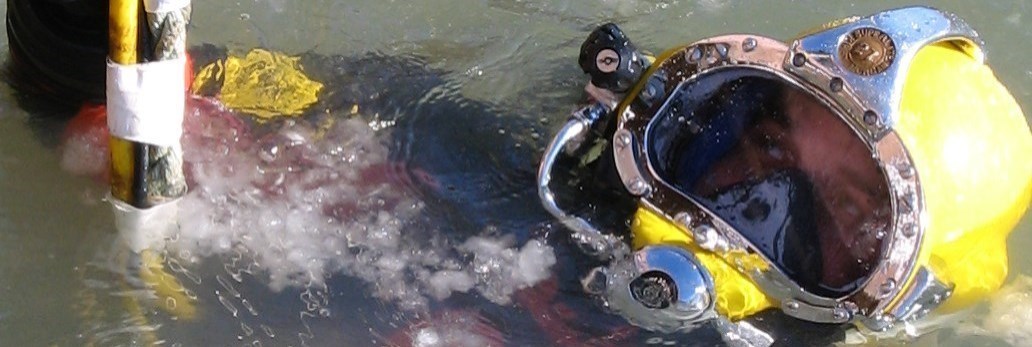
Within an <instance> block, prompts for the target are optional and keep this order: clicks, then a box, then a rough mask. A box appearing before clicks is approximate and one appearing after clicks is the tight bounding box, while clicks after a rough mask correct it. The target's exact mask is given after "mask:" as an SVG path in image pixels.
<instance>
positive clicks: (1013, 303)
mask: <svg viewBox="0 0 1032 347" xmlns="http://www.w3.org/2000/svg"><path fill="white" fill-rule="evenodd" d="M981 328H982V329H984V330H985V332H987V333H988V334H989V335H990V336H997V337H999V338H1001V339H1003V340H1004V341H1007V342H1008V343H1010V344H1011V345H1012V346H1032V277H1029V276H1027V275H1019V276H1017V278H1015V279H1014V280H1012V281H1011V282H1010V283H1009V284H1007V285H1004V286H1003V288H1002V289H1000V291H999V292H997V293H996V294H994V295H993V298H992V299H991V300H990V301H989V314H987V315H986V316H985V318H984V319H983V321H982V324H981Z"/></svg>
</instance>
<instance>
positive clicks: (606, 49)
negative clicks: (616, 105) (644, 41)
mask: <svg viewBox="0 0 1032 347" xmlns="http://www.w3.org/2000/svg"><path fill="white" fill-rule="evenodd" d="M578 61H579V63H580V67H581V69H582V70H584V73H587V74H589V75H591V83H592V84H594V85H595V86H597V87H599V88H603V89H607V90H609V91H611V92H614V93H623V92H626V91H627V90H628V89H630V88H631V86H633V85H634V84H635V83H636V82H638V79H640V78H641V75H642V73H644V72H645V68H647V67H648V61H647V60H645V57H644V56H643V55H642V54H641V53H638V49H637V48H636V47H634V44H632V43H631V40H629V39H627V36H626V35H624V33H623V31H622V30H620V28H619V27H617V26H616V24H613V23H607V24H604V25H602V26H599V27H598V28H596V29H595V30H594V31H592V32H591V35H588V39H587V40H584V44H582V45H581V51H580V59H578Z"/></svg>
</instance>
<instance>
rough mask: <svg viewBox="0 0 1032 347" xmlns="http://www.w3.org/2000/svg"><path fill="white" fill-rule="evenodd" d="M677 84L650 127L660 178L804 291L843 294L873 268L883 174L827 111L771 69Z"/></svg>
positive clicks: (883, 213) (887, 212) (879, 245)
mask: <svg viewBox="0 0 1032 347" xmlns="http://www.w3.org/2000/svg"><path fill="white" fill-rule="evenodd" d="M714 72H716V71H711V72H708V73H704V74H700V75H698V76H696V78H694V79H691V80H688V81H686V82H684V83H682V84H681V85H680V86H679V87H677V89H676V90H675V91H674V92H673V93H672V94H671V96H670V98H669V99H668V100H667V103H666V104H665V105H664V106H663V107H661V108H660V109H659V111H658V114H657V115H656V117H654V118H653V119H652V121H651V123H649V125H648V129H647V135H646V147H647V150H646V152H647V153H648V158H649V161H650V164H651V167H652V168H653V170H654V171H655V173H656V175H657V177H658V178H659V179H660V180H662V181H663V183H665V184H666V185H668V186H670V187H672V188H674V189H675V190H677V191H678V192H680V193H682V194H684V195H686V196H688V197H690V198H691V199H693V200H694V201H696V202H697V203H699V204H700V205H702V206H704V207H706V208H707V209H708V210H709V211H711V212H712V213H714V214H715V215H717V216H719V217H720V218H721V219H723V220H724V221H726V222H727V223H728V224H730V225H731V226H732V227H734V228H735V229H736V230H737V231H738V232H739V233H740V234H741V235H742V236H744V237H745V238H746V239H748V240H749V241H750V242H751V243H752V244H753V245H754V246H756V247H757V248H758V249H759V250H760V251H761V252H762V253H764V255H766V256H767V257H768V258H769V259H771V260H772V261H773V262H774V264H775V265H776V266H778V267H779V268H780V269H781V271H782V272H784V273H785V274H786V275H787V276H788V277H789V278H791V279H792V280H793V281H795V282H796V283H797V284H798V285H799V286H800V287H802V288H803V289H804V290H806V291H808V292H810V293H813V294H817V295H821V296H825V297H840V296H844V295H848V294H850V293H852V292H853V291H854V290H856V289H857V288H858V287H859V286H861V285H863V284H864V282H865V280H866V279H867V278H868V277H869V276H870V275H871V274H872V272H873V271H874V269H875V268H877V265H878V262H879V260H880V259H881V258H882V257H881V256H882V254H883V252H884V248H885V247H883V240H884V239H885V236H886V233H888V232H889V228H890V226H891V222H892V207H891V205H890V200H889V199H890V197H889V190H888V186H887V184H888V183H887V182H888V180H887V179H886V178H885V175H884V173H883V172H882V170H881V168H880V167H879V165H878V163H877V162H876V161H875V159H874V158H873V156H872V154H871V153H872V151H871V149H870V148H868V147H867V145H866V144H865V143H864V142H863V141H862V140H861V138H860V137H859V136H858V135H857V134H856V133H855V132H854V131H853V130H852V129H851V128H850V127H849V125H848V124H846V123H845V122H844V121H843V120H842V119H841V118H840V117H839V116H838V115H837V114H836V113H835V111H833V110H832V109H830V108H829V107H828V106H826V105H825V104H824V103H823V102H821V101H820V100H818V99H817V98H816V97H814V96H812V95H811V94H808V93H807V92H805V91H803V90H802V89H801V88H799V87H797V86H795V85H793V84H791V83H789V82H787V81H785V80H784V79H782V78H780V77H778V76H777V75H775V74H774V73H771V72H767V71H763V70H758V69H753V68H742V67H738V68H727V69H720V70H719V73H714Z"/></svg>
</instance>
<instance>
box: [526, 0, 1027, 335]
mask: <svg viewBox="0 0 1032 347" xmlns="http://www.w3.org/2000/svg"><path fill="white" fill-rule="evenodd" d="M913 23H922V24H913ZM981 45H982V43H981V41H980V39H979V38H978V35H977V34H976V33H975V31H974V30H973V29H971V28H970V27H969V26H968V25H967V24H966V23H964V22H963V21H962V20H961V19H959V18H958V17H956V16H955V15H953V14H950V13H946V12H942V11H939V10H937V9H932V8H927V7H909V8H900V9H894V10H889V11H885V12H881V13H877V14H874V15H870V16H866V17H853V18H849V19H847V20H843V21H837V22H833V23H831V24H828V25H826V26H824V27H821V28H819V29H817V30H814V31H810V32H807V33H806V34H804V35H802V36H801V37H798V38H795V39H793V40H791V41H789V42H782V41H779V40H775V39H771V38H767V37H763V36H761V35H749V34H739V35H726V36H717V37H712V38H706V39H702V40H699V41H696V42H695V43H692V44H689V45H685V46H681V47H676V48H673V49H670V50H667V51H666V52H664V53H661V54H659V55H658V56H656V57H655V58H653V57H650V56H647V55H645V54H643V53H641V52H639V51H638V50H637V49H636V48H635V46H634V45H633V44H632V43H631V42H630V41H629V40H628V39H627V38H626V36H625V35H624V33H623V32H622V31H621V30H620V29H619V28H618V27H617V26H615V25H613V24H606V25H603V26H600V27H599V28H598V29H596V30H595V31H594V32H592V33H591V35H590V36H589V37H588V39H587V40H586V41H585V42H584V44H583V46H582V47H581V56H580V60H579V62H580V66H581V68H582V69H583V70H584V72H585V73H586V74H588V75H590V82H589V83H588V86H587V87H586V91H587V92H588V94H589V95H591V96H592V98H593V99H594V103H593V104H592V105H590V106H587V107H585V108H584V109H582V110H580V111H578V112H575V113H574V114H573V116H572V117H571V118H570V120H569V121H568V122H567V124H566V125H565V126H564V127H563V128H562V129H561V130H560V131H559V133H558V134H557V135H556V137H555V138H554V139H553V141H552V143H551V144H550V145H549V147H548V148H547V149H546V152H545V155H544V157H543V160H542V163H541V168H540V171H539V173H538V184H539V190H540V196H541V200H542V202H543V204H544V206H545V207H546V209H548V210H549V212H551V213H552V214H553V215H554V216H555V217H556V218H557V219H559V220H560V221H562V222H563V223H564V224H565V225H567V226H568V227H569V229H570V231H571V233H572V238H573V239H574V240H576V241H577V242H579V243H581V244H583V247H582V248H584V249H585V250H588V251H589V252H590V253H592V254H595V255H598V256H599V257H600V259H601V260H602V261H603V262H604V265H603V266H600V267H599V268H596V269H595V270H594V271H593V272H591V274H590V275H589V276H588V277H587V278H585V282H584V289H585V290H586V291H588V292H591V293H594V294H597V295H599V296H600V297H601V298H602V299H603V300H604V301H605V303H606V305H607V306H608V307H610V308H611V309H612V310H613V311H614V312H617V313H619V314H620V315H621V316H623V317H624V318H626V319H627V320H628V321H629V322H631V323H633V324H635V325H637V326H639V327H643V328H645V329H648V330H652V331H661V332H691V331H697V330H699V329H700V327H711V328H715V329H717V330H718V331H722V332H723V337H724V340H725V342H726V343H728V344H734V345H753V346H755V345H761V346H765V345H770V344H775V343H777V344H783V343H785V340H784V336H783V335H782V332H781V331H776V330H771V329H766V328H764V327H758V326H757V324H763V323H762V319H760V320H759V322H758V320H757V319H755V318H756V317H757V315H760V314H763V313H764V312H771V311H775V312H779V313H781V314H784V315H786V316H789V317H793V318H789V319H796V320H799V321H806V322H812V323H818V324H819V325H823V326H842V327H844V328H845V329H848V330H849V331H848V332H847V333H848V334H847V335H846V336H845V337H846V338H847V340H848V341H853V342H864V341H877V340H878V339H880V338H898V337H900V336H903V337H906V336H910V337H916V336H918V335H921V334H923V333H926V332H928V331H931V330H933V329H934V328H935V323H934V322H935V321H937V320H942V319H946V318H944V317H953V318H954V319H955V316H954V315H953V313H955V312H958V311H961V310H963V309H964V308H968V307H970V306H972V305H973V304H974V303H977V302H978V301H979V300H982V299H984V298H986V297H987V296H989V295H990V294H992V293H993V292H994V291H995V290H997V289H999V287H1000V286H1001V285H1002V284H1003V281H1004V279H1005V278H1006V275H1007V251H1006V245H1005V240H1006V237H1007V235H1008V234H1009V233H1010V231H1011V230H1012V229H1013V228H1014V227H1015V225H1016V223H1017V221H1018V220H1019V219H1020V218H1021V216H1022V215H1023V214H1024V213H1025V211H1026V209H1027V206H1028V204H1029V201H1030V196H1032V167H1030V165H1032V157H1030V156H1032V136H1030V133H1029V128H1028V125H1027V124H1026V122H1025V117H1024V116H1023V114H1022V112H1021V109H1020V108H1019V107H1018V105H1017V103H1016V102H1015V101H1014V99H1013V97H1012V96H1011V95H1010V94H1009V93H1008V92H1007V90H1006V89H1005V88H1004V87H1003V86H1002V85H1001V84H1000V82H998V81H997V80H996V78H995V77H994V76H993V74H992V71H991V70H990V69H989V68H988V67H987V66H986V65H985V64H984V60H983V59H984V55H983V54H984V53H983V49H982V46H981ZM599 147H601V148H602V149H601V153H602V154H601V155H600V156H599V157H597V158H592V157H590V153H597V152H599V151H600V150H599V149H597V148H599ZM578 158H580V159H578ZM585 158H586V159H585ZM585 161H591V162H593V164H589V165H584V164H583V163H584V162H585ZM571 163H581V164H580V165H579V166H577V165H572V166H574V167H573V168H570V166H571ZM559 168H563V169H559ZM571 171H572V173H571ZM578 172H580V173H578ZM571 175H573V177H576V176H577V175H582V176H585V175H586V176H591V175H595V176H596V177H598V179H597V180H596V181H598V182H595V186H596V189H611V190H614V192H613V193H612V194H617V195H622V196H623V199H625V200H626V201H631V202H632V204H633V205H634V206H633V207H632V208H631V210H632V212H630V215H631V216H629V217H628V218H629V219H631V220H632V222H631V223H630V228H629V229H630V230H629V237H628V236H627V235H623V234H622V231H623V230H624V229H626V228H624V227H622V226H620V225H615V226H614V225H605V224H602V223H599V222H598V221H596V220H594V218H595V217H594V216H592V215H590V214H586V213H584V211H583V208H578V207H577V206H579V205H583V203H581V204H574V203H571V200H575V199H571V198H570V197H569V196H563V195H564V193H566V191H565V190H566V189H569V186H571V185H579V184H582V183H581V181H579V180H576V179H572V178H570V177H571ZM553 176H554V177H553ZM560 183H564V184H560ZM600 250H601V251H600ZM707 329H708V328H707Z"/></svg>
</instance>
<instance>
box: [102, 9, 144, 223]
mask: <svg viewBox="0 0 1032 347" xmlns="http://www.w3.org/2000/svg"><path fill="white" fill-rule="evenodd" d="M108 17H109V23H108V24H109V29H108V43H109V44H108V45H109V47H110V48H109V49H108V53H109V55H110V57H111V60H112V61H113V62H115V63H116V64H122V65H131V64H136V62H137V61H138V58H137V54H136V52H137V42H138V41H139V32H140V28H139V23H140V1H139V0H110V12H109V13H108ZM109 146H110V152H111V195H113V196H114V197H115V198H117V199H118V200H121V201H123V202H126V203H129V204H131V205H135V203H136V202H138V201H137V200H138V198H137V197H134V196H133V195H134V194H133V181H134V176H135V175H133V168H135V167H136V166H137V165H136V161H135V160H134V158H135V155H134V154H135V153H136V151H137V148H136V147H137V146H139V144H135V143H133V142H131V141H128V140H123V139H120V138H117V137H114V136H112V137H110V141H109Z"/></svg>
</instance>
